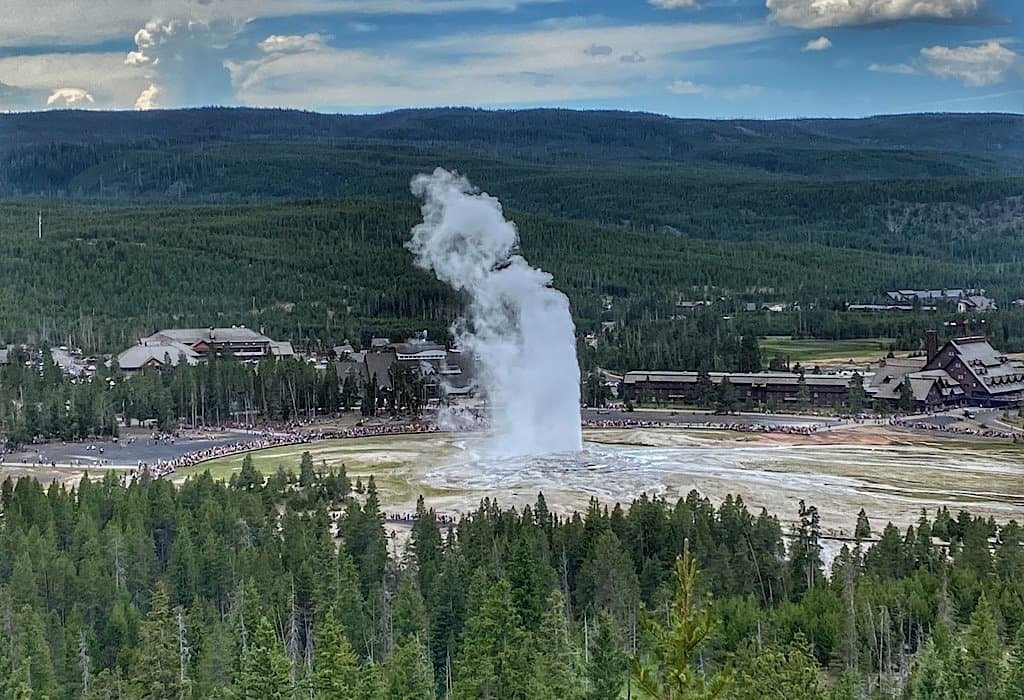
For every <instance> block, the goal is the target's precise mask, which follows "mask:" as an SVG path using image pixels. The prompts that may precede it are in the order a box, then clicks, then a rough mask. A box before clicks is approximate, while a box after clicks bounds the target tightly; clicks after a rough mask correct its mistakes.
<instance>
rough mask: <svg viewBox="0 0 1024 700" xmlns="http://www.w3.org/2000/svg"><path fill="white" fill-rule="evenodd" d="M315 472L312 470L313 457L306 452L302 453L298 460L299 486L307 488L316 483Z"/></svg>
mask: <svg viewBox="0 0 1024 700" xmlns="http://www.w3.org/2000/svg"><path fill="white" fill-rule="evenodd" d="M316 478H317V477H316V470H315V469H314V468H313V455H311V454H310V453H309V452H308V451H306V452H303V453H302V458H301V459H300V460H299V485H300V486H302V487H303V488H308V487H310V486H312V485H313V484H314V482H316Z"/></svg>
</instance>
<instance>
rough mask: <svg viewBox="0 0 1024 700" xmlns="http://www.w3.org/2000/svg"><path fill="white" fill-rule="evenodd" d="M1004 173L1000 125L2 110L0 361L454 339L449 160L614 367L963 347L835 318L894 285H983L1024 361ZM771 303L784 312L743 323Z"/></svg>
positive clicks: (935, 120) (908, 323) (1023, 215)
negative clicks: (887, 345) (783, 341)
mask: <svg viewBox="0 0 1024 700" xmlns="http://www.w3.org/2000/svg"><path fill="white" fill-rule="evenodd" d="M1022 164H1024V118H1021V117H1019V116H1015V115H942V114H938V115H906V116H898V117H878V118H873V119H864V120H787V121H764V122H756V121H702V120H679V119H669V118H665V117H659V116H656V115H647V114H633V113H617V112H573V111H565V110H529V111H521V112H515V111H513V112H487V111H481V110H411V111H403V112H395V113H389V114H383V115H365V116H345V115H320V114H313V113H305V112H294V111H286V110H248V109H204V110H183V111H174V112H155V113H147V114H132V113H117V114H111V113H91V112H74V111H68V112H52V113H40V114H17V115H0V197H4V198H3V199H0V259H2V260H3V261H4V272H5V274H4V282H3V284H2V285H0V318H2V319H3V323H2V324H0V341H4V342H19V343H20V342H29V343H33V344H42V343H51V344H55V345H59V344H70V345H76V346H80V347H83V348H84V349H85V350H86V351H87V352H90V353H96V352H100V353H111V352H116V351H118V350H120V349H123V348H124V347H126V346H127V345H130V344H131V343H132V342H134V340H135V339H136V338H138V337H139V336H141V335H146V334H149V333H152V332H153V331H155V330H157V329H158V328H161V327H171V326H179V327H180V326H200V327H205V326H209V325H230V324H235V323H244V324H246V325H248V326H250V327H254V328H262V329H264V331H265V332H267V333H268V334H271V335H273V336H278V337H280V338H282V339H290V340H292V341H293V343H294V344H295V345H296V346H297V347H298V348H299V349H318V350H322V349H324V348H327V347H331V346H332V345H335V344H337V343H340V342H341V341H343V340H346V339H348V340H350V341H351V342H353V343H355V344H356V345H357V346H358V345H365V344H366V343H367V342H368V340H369V338H370V337H372V336H381V335H383V336H388V337H391V338H393V339H401V338H404V337H407V336H409V335H410V334H411V333H413V332H415V331H418V330H422V329H424V328H425V329H428V330H429V331H430V334H431V336H433V337H435V338H439V339H440V338H444V337H445V336H446V334H447V330H448V327H449V325H450V323H451V321H452V320H453V318H454V317H455V316H456V315H457V314H458V311H459V309H460V307H461V300H460V299H459V298H458V297H457V296H456V295H455V294H453V293H451V292H450V291H449V290H448V289H446V288H445V287H444V286H443V285H441V284H439V283H437V282H436V281H435V280H434V279H433V278H432V277H431V276H430V275H428V274H426V273H425V272H423V271H421V270H418V269H415V268H414V267H413V265H412V257H411V255H410V254H409V253H408V251H406V250H405V249H404V248H403V243H404V242H405V241H406V240H407V239H408V237H409V231H410V228H411V227H412V226H413V225H414V224H415V223H416V221H417V218H418V211H417V208H416V206H415V203H414V202H413V200H412V197H411V195H410V194H409V189H408V183H409V180H410V178H411V177H412V176H413V175H415V174H416V173H419V172H424V171H429V170H432V169H433V168H434V167H436V166H438V165H441V166H445V167H448V168H456V169H458V170H460V171H461V172H464V173H465V174H467V175H468V176H469V177H470V178H471V179H472V180H473V182H474V183H476V184H477V185H479V186H480V187H481V188H483V189H485V190H486V191H488V192H491V193H493V194H494V195H495V196H498V197H500V198H501V200H502V202H503V204H504V205H505V207H506V211H507V212H509V215H510V216H511V217H512V218H513V219H514V220H515V221H516V223H517V225H518V226H519V229H520V233H521V237H522V250H523V252H524V254H525V255H526V256H527V257H528V259H529V260H530V261H531V262H533V263H534V264H536V265H539V266H541V267H543V268H544V269H546V270H548V271H550V272H551V273H552V274H553V275H554V278H555V284H556V285H557V286H558V287H559V288H560V289H563V290H564V291H565V292H566V293H567V294H568V296H569V298H570V301H571V303H572V308H573V312H574V316H575V320H576V323H577V328H578V330H579V332H580V335H581V336H582V335H585V334H587V333H596V334H598V335H599V338H598V350H597V361H599V362H600V363H601V365H602V366H605V367H608V368H611V369H617V370H624V369H634V368H636V367H649V368H657V369H700V368H708V369H732V368H734V367H735V366H736V363H735V361H734V360H733V358H734V353H733V351H732V350H731V348H734V347H735V346H736V345H737V344H738V343H739V342H740V339H741V338H742V337H743V336H746V335H759V336H763V335H794V336H797V337H820V338H852V337H864V336H873V337H892V338H896V339H897V340H898V343H897V345H898V347H899V348H900V349H916V348H917V347H918V345H919V343H920V338H921V336H922V333H923V330H924V329H925V328H928V327H945V328H947V329H950V328H951V327H949V326H948V325H947V324H949V323H957V324H961V325H958V326H957V327H958V328H960V329H962V328H963V325H962V322H963V321H964V320H965V318H964V317H957V316H956V315H955V314H953V313H951V312H950V311H949V310H948V309H943V310H940V312H938V313H936V314H927V313H913V314H876V315H868V314H864V313H848V312H845V311H844V309H845V307H846V305H847V304H849V303H852V302H877V301H881V300H883V299H884V293H885V291H886V290H888V289H894V288H908V287H917V288H939V287H961V288H974V287H981V288H985V289H986V290H987V291H988V293H989V294H990V295H991V296H993V297H994V298H996V300H997V301H998V302H999V304H1000V306H1001V308H1003V309H1006V311H1002V312H1000V313H999V314H997V315H989V316H987V317H986V318H985V321H986V325H985V327H984V328H982V327H980V326H979V327H971V328H969V330H970V331H972V332H981V331H984V332H987V333H988V334H989V335H991V336H993V339H994V341H995V342H996V344H997V345H998V346H999V347H1000V348H1002V349H1004V350H1008V351H1009V350H1020V349H1024V312H1022V311H1021V310H1019V309H1016V310H1011V309H1010V302H1011V301H1013V300H1015V299H1017V298H1020V297H1024V236H1022V234H1024V197H1022V192H1024V169H1022V168H1024V166H1022ZM40 214H41V216H42V222H43V224H42V237H41V238H40V237H39V235H38V216H39V215H40ZM681 300H690V301H694V300H699V301H713V302H715V304H716V305H715V307H714V310H713V311H707V310H691V309H686V310H685V312H684V311H683V310H682V309H681V307H679V306H677V302H679V301H681ZM765 301H781V302H785V303H786V304H787V305H792V306H790V307H787V308H791V309H792V310H791V311H787V312H784V313H780V314H771V315H767V314H761V313H745V312H744V311H743V310H744V308H745V307H744V304H745V303H755V304H758V303H761V302H765ZM609 322H614V323H615V326H616V328H615V332H613V333H608V332H605V333H599V329H601V328H602V327H604V328H607V325H606V326H602V325H601V324H602V323H604V324H608V323H609ZM695 328H699V329H700V330H701V332H702V333H703V334H704V336H703V337H702V338H699V339H695V338H694V334H693V332H692V331H693V330H694V329H695ZM947 332H952V330H947ZM709 338H713V340H708V339H709ZM709 343H710V346H709ZM765 359H766V360H767V359H768V358H765Z"/></svg>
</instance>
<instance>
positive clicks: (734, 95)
mask: <svg viewBox="0 0 1024 700" xmlns="http://www.w3.org/2000/svg"><path fill="white" fill-rule="evenodd" d="M668 91H669V92H671V93H672V94H673V95H700V96H701V97H718V98H722V99H726V100H741V99H746V98H749V97H754V96H755V95H759V94H761V93H762V92H763V91H764V88H762V87H761V86H760V85H735V86H715V85H705V84H703V83H695V82H693V81H692V80H673V81H672V82H671V83H669V84H668Z"/></svg>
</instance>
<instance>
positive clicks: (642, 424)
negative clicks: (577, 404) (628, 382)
mask: <svg viewBox="0 0 1024 700" xmlns="http://www.w3.org/2000/svg"><path fill="white" fill-rule="evenodd" d="M583 427H584V428H626V429H636V428H697V429H702V430H730V431H733V432H740V433H784V434H787V435H811V434H813V433H816V432H818V430H820V429H821V428H822V427H824V426H823V425H821V424H819V423H800V424H788V423H743V422H732V423H722V422H716V421H700V422H696V423H673V422H671V421H654V420H630V419H609V420H589V421H584V422H583Z"/></svg>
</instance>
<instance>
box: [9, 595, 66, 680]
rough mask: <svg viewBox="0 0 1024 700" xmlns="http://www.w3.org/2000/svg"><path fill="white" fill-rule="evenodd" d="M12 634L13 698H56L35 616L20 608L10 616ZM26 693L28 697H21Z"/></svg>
mask: <svg viewBox="0 0 1024 700" xmlns="http://www.w3.org/2000/svg"><path fill="white" fill-rule="evenodd" d="M13 632H14V633H13V635H12V639H11V640H10V641H11V663H12V665H13V667H14V675H13V680H14V684H13V692H14V697H19V696H20V697H24V698H26V699H27V698H29V697H32V698H37V697H38V698H56V697H57V675H56V673H55V672H54V669H53V659H52V656H51V654H50V647H49V645H48V644H47V642H46V632H45V627H44V625H43V621H42V619H41V618H40V616H39V613H37V612H36V611H35V610H34V609H33V608H31V607H29V606H27V605H25V606H22V608H21V609H20V610H19V611H18V613H17V615H15V617H14V629H13ZM26 691H29V692H30V694H29V695H25V694H24V693H25V692H26Z"/></svg>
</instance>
